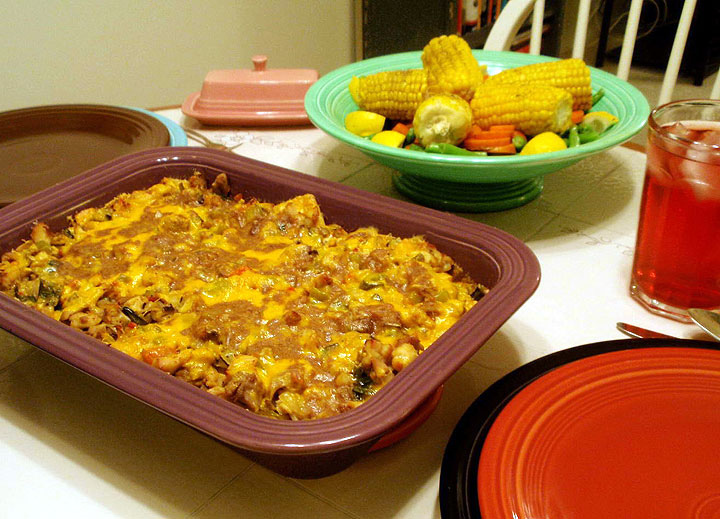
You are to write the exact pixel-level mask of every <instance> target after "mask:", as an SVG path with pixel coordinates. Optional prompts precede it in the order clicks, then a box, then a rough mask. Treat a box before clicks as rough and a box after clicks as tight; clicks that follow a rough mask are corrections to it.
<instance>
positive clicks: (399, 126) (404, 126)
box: [392, 123, 410, 135]
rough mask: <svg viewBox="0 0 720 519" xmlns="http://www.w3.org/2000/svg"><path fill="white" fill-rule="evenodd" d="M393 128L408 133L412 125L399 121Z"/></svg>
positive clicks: (395, 130) (404, 133)
mask: <svg viewBox="0 0 720 519" xmlns="http://www.w3.org/2000/svg"><path fill="white" fill-rule="evenodd" d="M392 130H393V131H394V132H398V133H402V134H403V135H407V134H408V132H409V131H410V127H409V126H408V125H407V124H403V123H397V124H396V125H395V126H393V127H392Z"/></svg>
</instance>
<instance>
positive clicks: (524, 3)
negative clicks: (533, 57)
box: [483, 0, 720, 105]
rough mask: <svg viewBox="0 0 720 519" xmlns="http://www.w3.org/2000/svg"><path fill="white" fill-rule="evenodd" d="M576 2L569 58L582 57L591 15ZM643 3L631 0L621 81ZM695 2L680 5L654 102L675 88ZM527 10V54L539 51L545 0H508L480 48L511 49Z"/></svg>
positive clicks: (583, 0)
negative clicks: (677, 19) (529, 17)
mask: <svg viewBox="0 0 720 519" xmlns="http://www.w3.org/2000/svg"><path fill="white" fill-rule="evenodd" d="M579 1H580V5H579V10H578V16H577V22H576V24H575V36H574V40H573V48H572V57H574V58H584V54H585V41H586V37H587V29H588V22H589V18H590V1H591V0H579ZM642 3H643V0H632V2H631V4H630V11H629V13H628V21H627V25H626V27H625V35H624V38H623V44H622V49H621V51H620V60H619V62H618V70H617V76H618V77H619V78H620V79H623V80H627V78H628V75H629V73H630V64H631V62H632V55H633V50H634V47H635V39H636V38H637V32H638V25H639V22H640V12H641V10H642ZM695 4H696V0H685V3H684V4H683V9H682V13H681V14H680V21H679V22H678V29H677V32H676V33H675V40H674V42H673V46H672V51H671V52H670V57H669V59H668V65H667V68H666V70H665V76H664V78H663V83H662V87H661V89H660V96H659V98H658V100H657V103H656V104H657V105H661V104H665V103H667V102H668V101H670V99H671V97H672V92H673V90H674V89H675V84H676V83H677V77H678V73H679V71H680V62H681V61H682V55H683V51H684V49H685V44H686V43H687V37H688V32H689V31H690V23H691V22H692V17H693V13H694V11H695ZM530 11H532V13H533V15H532V24H531V29H530V54H540V43H541V40H542V26H543V15H544V11H545V0H510V1H509V2H508V3H507V5H506V6H505V8H503V10H502V11H501V12H500V15H499V16H498V17H497V19H496V20H495V24H494V25H493V27H492V29H491V30H490V33H489V34H488V38H487V40H486V42H485V45H484V47H483V48H484V49H486V50H510V45H511V43H512V41H513V39H514V38H515V35H516V34H517V33H518V31H519V30H520V27H521V26H522V25H523V24H524V23H525V21H526V20H527V19H528V16H529V15H530ZM710 97H711V98H712V99H718V98H720V73H719V74H718V76H717V78H716V80H715V83H714V84H713V88H712V92H711V94H710Z"/></svg>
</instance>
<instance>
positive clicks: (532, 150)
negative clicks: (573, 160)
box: [520, 132, 567, 155]
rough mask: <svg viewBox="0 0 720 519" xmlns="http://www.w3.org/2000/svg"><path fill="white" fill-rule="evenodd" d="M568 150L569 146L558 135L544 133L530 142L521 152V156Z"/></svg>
mask: <svg viewBox="0 0 720 519" xmlns="http://www.w3.org/2000/svg"><path fill="white" fill-rule="evenodd" d="M564 149H567V144H565V141H564V140H562V138H561V137H560V136H559V135H558V134H557V133H552V132H543V133H540V134H538V135H536V136H535V137H533V138H532V139H530V140H529V141H528V143H527V144H526V145H525V146H523V149H522V150H520V155H535V154H537V153H549V152H551V151H560V150H564Z"/></svg>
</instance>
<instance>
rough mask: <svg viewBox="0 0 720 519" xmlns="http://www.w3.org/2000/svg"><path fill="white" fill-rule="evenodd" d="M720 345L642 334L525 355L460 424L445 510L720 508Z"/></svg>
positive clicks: (586, 512) (656, 513)
mask: <svg viewBox="0 0 720 519" xmlns="http://www.w3.org/2000/svg"><path fill="white" fill-rule="evenodd" d="M718 438H720V345H719V344H718V343H715V342H704V341H690V340H680V339H678V340H665V339H650V340H648V339H634V340H621V341H610V342H603V343H595V344H589V345H585V346H579V347H576V348H571V349H568V350H564V351H561V352H558V353H555V354H552V355H549V356H546V357H543V358H540V359H538V360H536V361H534V362H531V363H529V364H526V365H524V366H522V367H520V368H518V369H517V370H515V371H513V372H512V373H510V374H508V375H507V376H505V377H503V378H502V379H500V380H499V381H498V382H496V383H495V384H493V385H492V386H491V387H490V388H489V389H488V390H487V391H485V392H484V393H483V394H482V395H481V396H480V397H479V398H478V399H477V400H476V401H475V402H474V403H473V404H472V405H471V406H470V408H469V409H468V410H467V411H466V413H465V415H464V416H463V417H462V419H461V420H460V422H459V423H458V425H457V427H456V429H455V431H454V432H453V434H452V436H451V438H450V441H449V444H448V447H447V449H446V452H445V456H444V459H443V465H442V472H441V477H440V505H441V510H442V516H443V518H444V519H448V518H483V519H507V518H517V519H530V518H538V517H543V518H547V519H560V518H571V517H578V518H583V519H600V518H603V519H607V518H609V517H615V518H620V517H652V518H653V519H664V518H668V519H669V518H674V519H676V518H678V517H688V518H690V517H692V518H697V519H703V518H715V517H720V470H719V465H718V460H720V442H719V441H718Z"/></svg>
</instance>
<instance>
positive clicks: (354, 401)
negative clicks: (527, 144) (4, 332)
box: [0, 174, 485, 420]
mask: <svg viewBox="0 0 720 519" xmlns="http://www.w3.org/2000/svg"><path fill="white" fill-rule="evenodd" d="M230 193H231V190H230V186H229V183H228V181H227V178H226V177H225V176H224V175H220V176H218V177H217V178H216V179H215V180H214V181H213V183H212V185H211V187H210V188H208V187H207V183H206V181H205V180H204V178H203V177H202V176H201V175H199V174H196V175H193V176H191V177H190V178H188V179H171V178H167V179H164V180H163V181H162V182H160V183H159V184H156V185H154V186H151V187H149V188H148V189H145V190H140V191H135V192H132V193H125V194H122V195H120V196H118V197H117V198H115V199H114V200H112V201H111V202H109V203H108V204H107V205H105V206H104V207H101V208H93V209H86V210H83V211H81V212H79V213H78V214H76V215H75V216H74V217H73V218H72V219H71V220H70V222H69V226H68V227H67V228H65V229H63V230H61V231H59V232H52V231H50V229H48V227H47V226H45V225H44V224H42V223H39V224H37V225H36V226H35V228H34V229H33V231H32V233H31V236H30V239H29V240H28V241H27V242H25V243H23V244H22V245H21V246H20V247H18V248H17V249H16V250H13V251H9V252H7V253H5V254H4V255H3V256H2V261H0V290H2V291H3V292H4V293H6V294H7V295H9V296H11V297H15V298H17V299H19V300H21V301H23V302H24V303H26V304H28V305H30V306H32V307H34V308H36V309H38V310H39V311H42V312H44V313H45V314H47V315H49V316H51V317H53V318H55V319H57V320H59V321H62V322H64V323H66V324H68V325H70V326H72V327H74V328H77V329H78V330H81V331H83V332H84V333H87V334H89V335H91V336H93V337H95V338H97V339H99V340H101V341H103V342H105V343H107V344H109V345H111V346H113V347H115V348H117V349H119V350H121V351H124V352H125V353H127V354H129V355H131V356H133V357H135V358H137V359H139V360H141V361H143V362H146V363H148V364H150V365H152V366H154V367H156V368H158V369H161V370H163V371H165V372H167V373H168V374H169V375H172V376H175V377H177V378H179V379H181V380H184V381H186V382H188V383H190V384H193V385H195V386H196V387H198V388H201V389H204V390H206V391H209V392H210V393H212V394H214V395H217V396H218V397H220V398H224V399H227V400H229V401H231V402H234V403H237V404H238V405H241V406H243V407H245V408H247V409H248V410H250V411H253V412H256V413H260V414H262V415H266V416H272V417H277V418H287V419H295V420H297V419H309V418H320V417H326V416H332V415H335V414H338V413H342V412H345V411H347V410H349V409H352V408H354V407H356V406H358V405H360V404H361V403H362V402H363V401H365V400H366V399H367V398H370V397H371V396H372V395H373V394H374V393H375V392H377V391H378V390H379V389H381V388H382V387H383V386H384V385H385V384H387V383H388V382H389V381H390V380H392V378H393V377H394V376H395V375H396V374H397V373H398V372H400V371H402V370H403V369H404V368H405V367H407V366H408V365H409V364H410V363H411V362H413V360H414V359H416V358H417V357H418V355H421V354H422V352H423V351H424V350H425V349H426V348H427V347H429V346H430V345H431V344H432V343H433V342H434V341H435V340H436V339H437V338H438V337H439V336H440V335H441V334H442V333H443V332H444V331H445V330H447V329H448V328H449V327H450V326H452V324H453V323H455V322H456V321H457V320H458V319H459V318H460V317H461V316H462V315H463V314H464V313H465V312H466V311H467V310H468V309H469V308H470V307H472V305H473V304H474V303H475V301H474V299H473V297H477V294H482V293H484V290H485V289H484V288H482V287H479V286H478V285H477V284H476V283H474V282H473V281H472V280H470V279H469V278H468V277H467V276H466V275H464V274H463V273H462V270H461V269H460V267H459V266H458V265H456V264H455V263H454V262H453V261H452V260H451V259H450V258H448V257H447V256H446V255H444V254H442V253H441V252H439V251H438V250H437V249H435V248H434V247H433V246H432V245H430V244H429V243H427V242H426V241H425V240H424V239H422V238H421V237H417V236H416V237H412V238H404V239H401V238H398V237H394V236H390V235H385V234H381V233H379V232H378V231H377V230H376V229H374V228H362V229H357V230H354V231H352V232H348V231H346V230H344V229H342V228H341V227H339V226H337V225H329V224H326V223H325V221H324V218H323V215H322V213H321V211H320V208H319V206H318V205H317V202H316V201H315V198H314V197H313V196H312V195H303V196H299V197H296V198H293V199H291V200H287V201H285V202H282V203H278V204H270V203H264V202H260V201H257V200H254V199H249V200H245V199H243V198H242V197H241V196H235V197H230Z"/></svg>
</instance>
